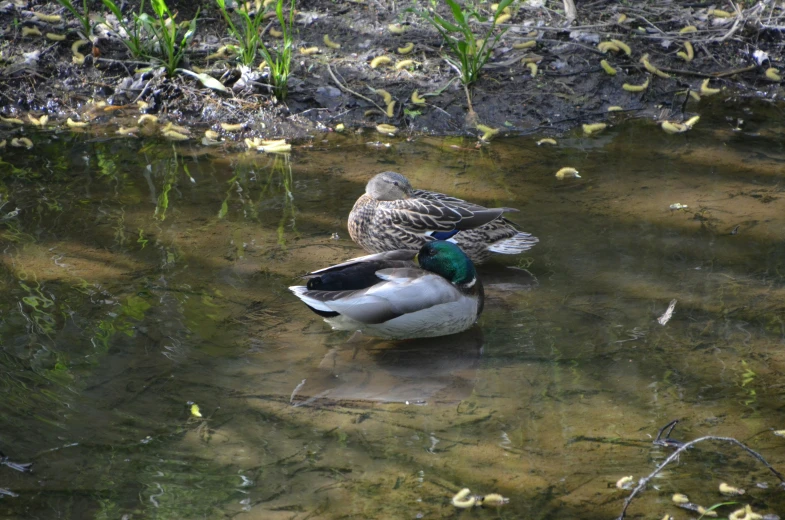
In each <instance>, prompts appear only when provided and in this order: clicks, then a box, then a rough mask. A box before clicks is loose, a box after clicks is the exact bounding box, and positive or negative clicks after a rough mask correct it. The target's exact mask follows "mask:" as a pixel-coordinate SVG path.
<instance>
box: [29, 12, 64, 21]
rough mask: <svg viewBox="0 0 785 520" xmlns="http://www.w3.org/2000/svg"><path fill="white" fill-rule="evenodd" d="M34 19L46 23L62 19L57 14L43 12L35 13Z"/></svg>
mask: <svg viewBox="0 0 785 520" xmlns="http://www.w3.org/2000/svg"><path fill="white" fill-rule="evenodd" d="M35 18H36V20H41V21H42V22H46V23H59V22H61V21H63V17H62V16H60V15H59V14H43V13H35Z"/></svg>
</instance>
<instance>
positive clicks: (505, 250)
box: [488, 232, 540, 255]
mask: <svg viewBox="0 0 785 520" xmlns="http://www.w3.org/2000/svg"><path fill="white" fill-rule="evenodd" d="M539 241H540V240H539V239H538V238H537V237H535V236H534V235H531V234H529V233H524V232H518V233H517V234H516V235H514V236H512V237H510V238H505V239H504V240H500V241H498V242H494V243H493V244H491V245H489V246H488V251H491V252H493V253H499V254H502V255H517V254H519V253H523V252H524V251H528V250H529V249H531V248H532V247H534V244H536V243H537V242H539Z"/></svg>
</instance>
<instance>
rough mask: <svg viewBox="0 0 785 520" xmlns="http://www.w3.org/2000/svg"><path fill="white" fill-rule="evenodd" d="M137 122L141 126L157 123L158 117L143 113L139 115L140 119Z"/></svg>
mask: <svg viewBox="0 0 785 520" xmlns="http://www.w3.org/2000/svg"><path fill="white" fill-rule="evenodd" d="M136 123H137V124H138V125H140V126H142V125H146V124H150V125H155V124H158V117H156V116H154V115H152V114H142V115H141V116H139V119H138V120H137V121H136Z"/></svg>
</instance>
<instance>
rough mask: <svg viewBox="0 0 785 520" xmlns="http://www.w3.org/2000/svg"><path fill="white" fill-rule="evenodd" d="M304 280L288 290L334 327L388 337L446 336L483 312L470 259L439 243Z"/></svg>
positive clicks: (368, 258) (377, 256) (332, 269)
mask: <svg viewBox="0 0 785 520" xmlns="http://www.w3.org/2000/svg"><path fill="white" fill-rule="evenodd" d="M415 253H416V254H415ZM307 276H308V277H309V280H308V285H307V286H302V285H298V286H293V287H289V290H291V291H292V292H293V293H294V294H295V295H296V296H297V297H298V298H300V299H301V300H302V301H303V302H304V303H305V304H306V305H307V306H308V307H309V308H310V309H311V310H312V311H314V312H315V313H316V314H318V315H320V316H322V317H324V321H326V322H327V323H329V324H330V325H332V326H333V328H334V329H339V330H362V331H363V332H364V333H366V334H369V335H371V336H378V337H382V338H390V339H405V338H426V337H433V336H445V335H447V334H455V333H457V332H461V331H464V330H466V329H468V328H469V327H471V326H472V324H474V322H475V321H477V318H478V317H479V316H480V313H481V312H482V306H483V299H484V297H483V289H482V282H480V280H479V279H478V278H477V272H476V271H475V270H474V265H473V264H472V261H471V260H469V257H468V256H466V254H465V253H464V252H463V251H461V249H460V248H459V247H458V246H457V245H455V244H453V243H451V242H445V241H443V240H438V241H434V242H427V243H426V244H425V245H424V246H422V248H421V249H420V251H419V252H416V251H414V250H399V251H388V252H385V253H378V254H375V255H368V256H362V257H359V258H355V259H353V260H349V261H348V262H344V263H342V264H338V265H335V266H333V267H328V268H326V269H321V270H319V271H315V272H313V273H310V274H308V275H307Z"/></svg>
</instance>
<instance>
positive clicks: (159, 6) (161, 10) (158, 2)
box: [150, 0, 169, 23]
mask: <svg viewBox="0 0 785 520" xmlns="http://www.w3.org/2000/svg"><path fill="white" fill-rule="evenodd" d="M150 4H151V5H152V6H153V12H155V14H156V15H157V16H158V18H163V17H164V14H168V13H169V8H168V7H166V2H165V1H164V0H151V1H150ZM161 22H162V23H163V20H161Z"/></svg>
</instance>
